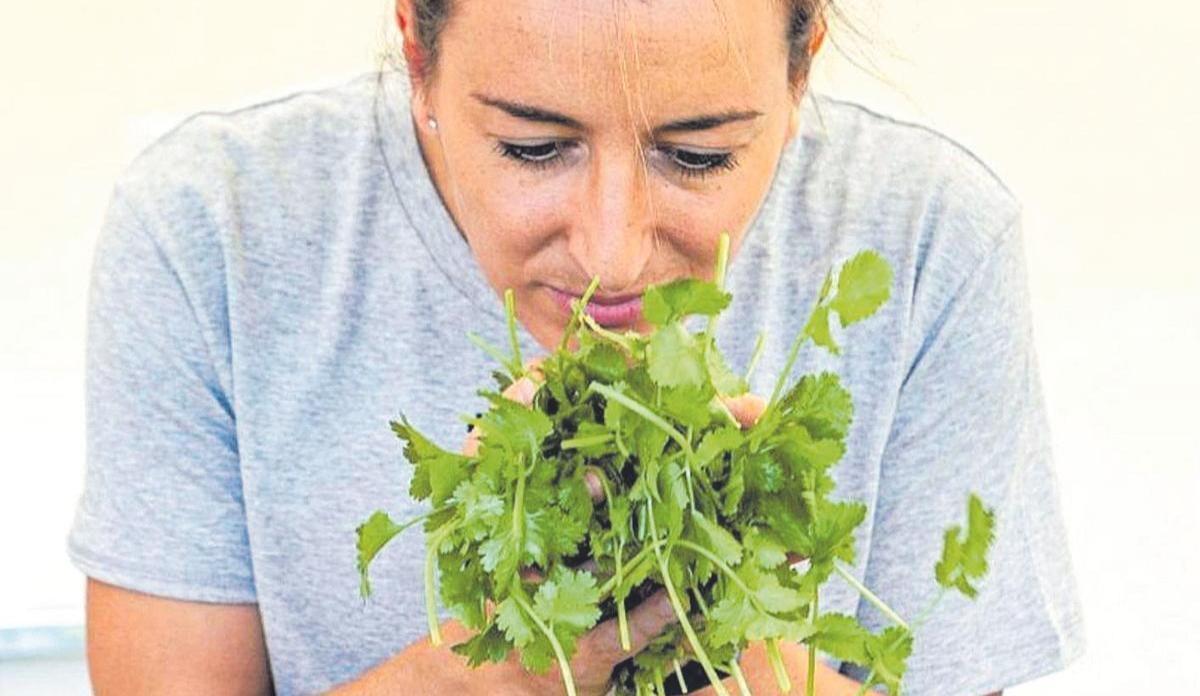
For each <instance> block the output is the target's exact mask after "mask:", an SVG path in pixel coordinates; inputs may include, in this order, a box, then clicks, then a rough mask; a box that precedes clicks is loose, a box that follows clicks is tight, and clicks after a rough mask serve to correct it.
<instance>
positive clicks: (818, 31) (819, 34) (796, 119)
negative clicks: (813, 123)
mask: <svg viewBox="0 0 1200 696" xmlns="http://www.w3.org/2000/svg"><path fill="white" fill-rule="evenodd" d="M828 28H829V25H828V24H827V23H826V22H825V17H824V16H821V17H820V18H819V19H818V21H817V24H816V26H814V27H813V33H812V37H811V38H809V40H808V64H809V66H810V67H809V73H810V74H811V72H812V67H811V66H812V64H813V62H814V60H815V59H816V57H817V52H818V51H820V50H821V46H823V45H824V44H825V32H826V31H827V30H828ZM806 91H808V76H807V75H806V76H805V78H804V84H803V85H801V87H800V89H798V90H797V91H796V101H795V102H794V103H793V104H792V111H791V113H790V114H789V115H788V127H787V136H786V141H785V142H789V143H790V142H791V141H792V138H794V137H796V134H797V133H799V132H800V102H801V100H802V99H804V93H805V92H806Z"/></svg>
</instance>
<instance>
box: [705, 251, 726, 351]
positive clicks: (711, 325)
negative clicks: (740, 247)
mask: <svg viewBox="0 0 1200 696" xmlns="http://www.w3.org/2000/svg"><path fill="white" fill-rule="evenodd" d="M728 265H729V233H728V232H722V233H721V240H720V241H719V242H717V271H716V273H715V274H714V275H713V282H714V283H716V285H717V289H718V290H722V291H724V290H725V271H726V268H727V267H728ZM716 330H717V315H716V314H714V315H712V316H710V317H709V318H708V326H707V327H705V329H704V346H705V347H704V350H705V351H707V350H708V349H709V347H710V346H711V345H712V337H713V332H715V331H716Z"/></svg>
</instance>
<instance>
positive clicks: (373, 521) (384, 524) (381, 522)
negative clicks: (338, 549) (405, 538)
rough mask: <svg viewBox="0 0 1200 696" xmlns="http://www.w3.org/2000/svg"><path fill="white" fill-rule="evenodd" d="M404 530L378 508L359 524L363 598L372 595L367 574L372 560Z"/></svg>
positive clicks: (361, 592)
mask: <svg viewBox="0 0 1200 696" xmlns="http://www.w3.org/2000/svg"><path fill="white" fill-rule="evenodd" d="M403 530H404V527H402V526H400V525H398V524H396V523H395V522H393V521H392V518H391V517H388V515H387V513H386V512H383V511H382V510H376V511H375V513H374V514H372V515H371V517H370V518H368V519H367V521H366V522H364V523H362V524H361V525H359V526H358V529H357V530H356V532H357V533H358V575H359V585H358V593H359V595H360V596H362V598H363V599H366V598H367V597H369V596H371V580H370V577H369V576H368V574H367V570H368V569H369V568H370V566H371V561H373V560H375V555H376V554H377V553H379V550H380V549H382V548H383V547H384V546H385V545H387V543H388V542H389V541H391V540H392V538H393V537H395V536H396V535H397V534H399V533H400V532H401V531H403Z"/></svg>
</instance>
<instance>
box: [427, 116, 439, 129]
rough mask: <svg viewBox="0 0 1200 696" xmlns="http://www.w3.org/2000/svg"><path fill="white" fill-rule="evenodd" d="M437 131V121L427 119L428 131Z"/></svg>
mask: <svg viewBox="0 0 1200 696" xmlns="http://www.w3.org/2000/svg"><path fill="white" fill-rule="evenodd" d="M437 129H438V124H437V119H435V118H431V119H429V130H437Z"/></svg>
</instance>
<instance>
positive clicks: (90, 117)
mask: <svg viewBox="0 0 1200 696" xmlns="http://www.w3.org/2000/svg"><path fill="white" fill-rule="evenodd" d="M844 6H845V7H846V8H847V11H848V12H849V13H850V15H851V17H852V19H853V20H854V23H855V26H856V27H857V28H858V29H859V30H861V31H862V32H863V33H865V34H866V39H865V40H864V39H855V38H854V36H853V34H852V33H851V32H849V31H848V30H846V29H845V28H844V27H835V28H834V32H835V34H834V37H833V43H827V44H826V47H825V50H824V51H823V53H822V55H821V56H820V57H819V58H818V64H817V69H816V73H815V75H814V78H813V84H814V86H815V87H816V88H818V89H820V90H822V91H826V92H830V93H833V94H836V95H838V96H843V97H850V98H855V99H859V100H861V101H863V102H865V103H867V104H868V105H871V106H873V107H875V108H877V109H880V110H883V111H885V112H888V113H892V114H895V115H898V116H901V117H907V118H911V119H915V120H918V121H921V122H924V123H928V124H931V125H933V126H934V127H936V128H938V129H939V130H942V131H943V132H945V133H947V134H949V135H951V136H952V137H954V138H956V139H957V140H959V141H960V142H962V143H963V144H965V145H966V146H968V147H969V148H971V149H972V150H974V151H975V152H976V153H977V154H979V155H980V156H981V157H982V158H983V159H984V160H985V161H986V162H988V163H989V164H990V165H991V166H992V167H993V168H994V169H995V170H996V171H997V172H998V173H999V175H1000V176H1001V177H1002V178H1003V179H1004V180H1005V181H1006V182H1007V183H1008V184H1009V186H1010V187H1011V188H1012V189H1013V190H1014V191H1015V192H1016V193H1017V195H1018V196H1019V197H1020V198H1021V199H1022V200H1023V201H1024V203H1025V208H1026V224H1025V231H1026V238H1027V246H1028V253H1029V261H1030V272H1031V284H1032V289H1033V300H1034V317H1035V322H1036V326H1035V337H1036V340H1037V342H1038V346H1039V350H1040V359H1041V365H1042V370H1043V377H1044V384H1045V390H1046V397H1047V402H1048V405H1049V408H1050V412H1051V426H1052V429H1053V432H1054V436H1055V452H1056V455H1057V461H1058V471H1059V476H1060V481H1061V486H1062V499H1063V507H1064V511H1065V514H1066V517H1067V523H1068V527H1069V531H1070V536H1071V548H1070V553H1071V555H1072V557H1073V559H1074V563H1075V567H1076V571H1077V575H1078V582H1079V586H1080V591H1081V594H1082V599H1083V603H1084V609H1085V615H1086V622H1087V627H1088V643H1089V648H1088V653H1087V655H1086V656H1085V657H1084V658H1083V659H1082V660H1080V661H1079V662H1077V663H1075V664H1074V665H1073V666H1072V667H1071V668H1070V669H1069V670H1068V671H1066V672H1064V673H1062V674H1059V675H1055V676H1052V677H1048V678H1045V679H1043V680H1040V681H1038V682H1035V683H1033V684H1031V685H1028V686H1024V687H1020V688H1016V689H1012V690H1010V693H1015V694H1019V695H1021V696H1038V695H1047V696H1048V695H1050V694H1056V695H1057V694H1117V693H1137V694H1156V693H1168V692H1170V693H1176V692H1179V691H1186V690H1187V689H1188V687H1189V686H1193V685H1194V681H1193V680H1192V679H1191V678H1190V675H1191V670H1190V666H1191V664H1192V662H1193V661H1194V658H1195V655H1196V654H1197V651H1198V650H1200V640H1198V639H1197V634H1198V633H1200V602H1198V601H1197V599H1196V596H1195V591H1196V586H1197V580H1196V579H1197V578H1200V560H1198V554H1197V552H1196V551H1195V548H1196V542H1197V532H1200V513H1198V512H1197V506H1196V501H1195V498H1196V496H1197V494H1198V493H1200V445H1198V444H1197V436H1196V433H1197V424H1196V419H1197V417H1200V406H1198V405H1197V404H1198V399H1197V394H1200V368H1198V367H1197V356H1200V281H1198V280H1197V273H1196V269H1197V268H1200V258H1198V255H1200V241H1198V240H1197V237H1198V235H1200V216H1198V215H1197V213H1196V212H1195V211H1196V205H1197V201H1196V199H1197V197H1198V195H1200V194H1198V192H1197V183H1198V181H1200V177H1198V176H1197V174H1196V169H1195V163H1196V161H1197V157H1198V156H1200V136H1198V135H1197V134H1196V131H1195V129H1196V127H1197V125H1198V124H1200V95H1198V94H1197V85H1200V58H1198V55H1200V53H1198V52H1197V50H1196V48H1195V43H1194V34H1195V27H1196V26H1197V25H1198V24H1200V10H1197V9H1194V6H1193V4H1192V3H1185V2H1178V1H1175V2H1166V1H1163V0H1159V1H1157V2H1156V1H1153V0H1152V1H1150V2H1143V3H1129V2H1123V3H1117V2H1112V1H1105V0H1058V1H1057V2H1046V1H1045V0H1005V1H1004V2H998V1H995V0H991V1H989V2H982V1H981V0H888V2H887V3H886V6H885V7H879V6H877V5H872V4H868V3H867V2H866V0H845V2H844ZM18 7H19V9H15V10H10V12H8V13H6V14H7V15H8V16H7V17H6V20H5V21H4V22H3V23H2V24H0V78H2V79H0V327H2V328H0V332H2V334H0V336H2V338H0V551H2V553H3V555H2V556H0V559H2V560H0V568H3V570H2V571H0V629H3V628H8V627H13V626H19V625H30V624H46V623H49V624H55V623H58V624H73V623H74V624H78V623H79V622H80V621H81V618H82V608H81V598H82V595H81V591H82V579H81V577H80V576H79V575H78V574H77V573H76V571H74V569H73V568H72V567H71V566H70V565H69V564H68V563H67V561H66V559H65V555H64V551H63V548H64V538H65V535H66V531H67V527H68V525H69V523H70V519H71V513H72V508H73V505H74V502H75V499H76V497H77V496H78V493H79V489H80V484H81V481H82V476H83V468H82V462H83V400H82V397H83V393H82V384H83V372H82V365H83V338H84V316H85V308H86V287H87V276H88V269H89V264H90V260H91V251H92V246H93V243H94V240H95V235H96V232H97V230H98V229H99V226H100V222H101V216H102V213H103V210H104V206H105V203H106V201H107V198H108V194H109V192H110V188H111V185H112V182H113V180H114V178H115V176H116V175H117V173H118V172H119V171H120V170H121V168H122V167H123V166H124V165H125V164H126V163H127V162H128V161H129V160H130V159H131V158H132V156H133V155H134V154H136V152H137V151H138V150H139V149H140V148H141V147H142V146H143V145H144V144H145V143H146V142H147V141H148V140H149V139H150V138H152V137H153V136H154V135H155V134H156V133H158V132H159V131H161V130H164V129H165V128H167V127H169V126H171V125H173V124H174V123H175V122H177V121H178V120H179V119H181V118H182V117H184V116H186V115H187V114H190V113H192V112H194V111H198V110H205V109H214V108H217V109H220V108H230V107H235V106H239V105H243V104H247V103H251V102H254V101H258V100H261V99H266V98H270V97H273V96H278V95H281V94H284V93H286V92H289V91H292V90H294V89H296V88H300V87H309V86H324V85H330V84H334V83H337V82H341V81H343V80H345V79H348V78H349V77H351V76H353V75H354V74H356V73H358V72H360V71H362V70H368V69H371V68H373V67H374V66H375V65H376V63H377V58H378V54H379V52H380V51H381V50H382V49H383V48H384V47H385V45H386V42H387V41H388V40H389V37H390V36H391V35H390V33H389V29H388V27H389V25H390V20H391V13H390V11H389V10H390V8H389V6H388V3H387V2H386V0H383V1H381V0H370V1H369V2H362V1H361V0H359V1H358V2H351V3H346V2H336V3H335V2H317V1H315V0H288V1H287V2H284V1H283V0H257V1H256V2H251V3H246V2H235V1H234V0H205V1H204V2H199V1H198V0H175V1H173V2H162V0H153V1H152V0H112V1H110V2H92V3H86V4H85V3H83V2H80V1H79V0H69V1H63V0H58V1H55V2H43V3H37V2H26V3H21V4H20V5H19V6H18ZM835 44H837V45H835ZM839 45H840V48H841V49H842V51H844V53H839ZM847 54H848V55H849V57H850V58H852V59H853V62H857V63H859V64H864V65H867V66H868V67H870V66H871V65H873V66H874V67H873V68H871V72H875V73H878V74H879V75H880V76H882V78H883V79H880V78H879V77H873V76H871V75H869V74H868V73H867V72H866V71H864V70H863V69H862V68H861V67H856V66H854V65H852V64H851V61H850V60H848V59H847ZM84 679H85V677H84V672H83V667H82V662H81V661H80V660H79V659H78V658H75V659H74V660H70V661H33V662H7V663H5V662H0V693H4V694H9V693H72V692H79V693H86V685H85V681H84ZM1181 687H1182V688H1181Z"/></svg>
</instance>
